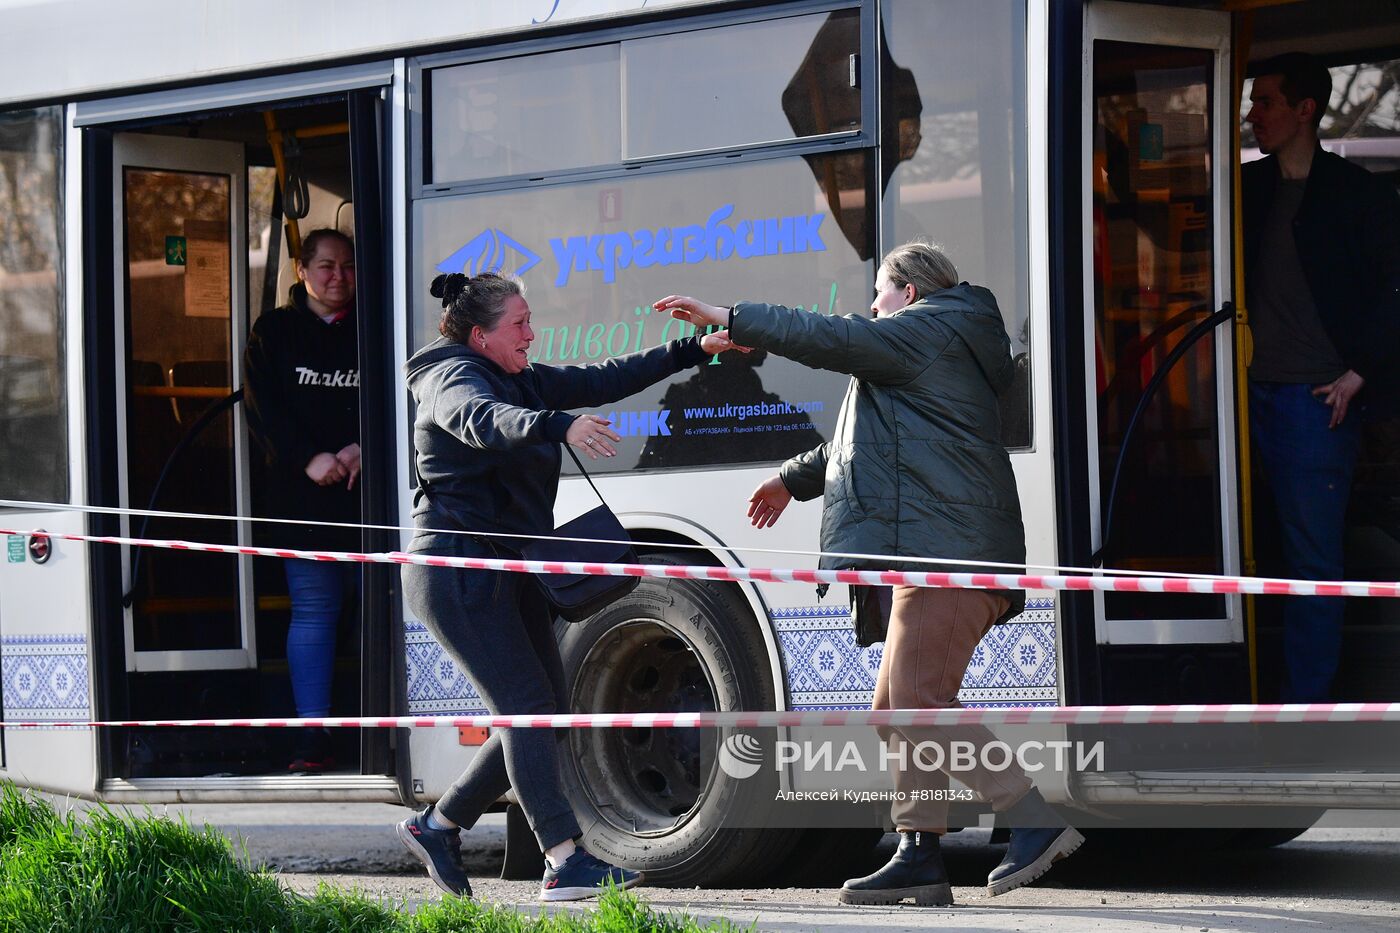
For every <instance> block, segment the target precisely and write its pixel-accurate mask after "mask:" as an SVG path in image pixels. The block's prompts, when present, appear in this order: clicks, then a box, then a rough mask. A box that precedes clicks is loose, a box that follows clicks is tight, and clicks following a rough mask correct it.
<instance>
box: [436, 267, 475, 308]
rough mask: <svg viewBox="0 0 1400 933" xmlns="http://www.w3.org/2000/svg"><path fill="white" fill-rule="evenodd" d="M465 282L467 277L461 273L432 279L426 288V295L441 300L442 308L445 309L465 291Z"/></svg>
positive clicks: (451, 273) (449, 273)
mask: <svg viewBox="0 0 1400 933" xmlns="http://www.w3.org/2000/svg"><path fill="white" fill-rule="evenodd" d="M467 282H468V279H467V277H466V276H465V275H463V274H462V273H460V272H448V273H446V274H444V275H439V276H438V277H437V278H435V279H433V282H432V284H431V285H429V286H428V293H429V294H431V295H432V296H433V297H434V298H441V299H442V306H443V307H444V308H446V307H447V306H448V305H450V304H452V303H453V302H454V301H456V300H457V298H458V296H460V295H461V294H462V292H463V291H465V290H466V287H467Z"/></svg>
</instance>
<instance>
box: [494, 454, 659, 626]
mask: <svg viewBox="0 0 1400 933" xmlns="http://www.w3.org/2000/svg"><path fill="white" fill-rule="evenodd" d="M564 449H565V450H567V451H568V452H569V456H570V457H573V458H574V463H576V464H577V465H578V469H579V472H580V473H582V474H583V478H584V479H586V480H588V485H589V486H591V487H592V488H593V493H594V495H596V496H597V497H598V501H599V502H601V503H602V504H601V505H599V506H598V507H597V508H593V509H590V510H588V511H587V512H584V513H583V514H582V515H580V516H579V517H578V518H575V519H574V520H572V521H569V522H565V523H564V524H562V525H560V526H559V527H558V528H556V529H554V534H555V536H556V537H555V538H541V539H537V540H534V541H530V542H528V543H526V544H525V545H524V546H522V547H521V548H520V556H521V557H523V558H525V559H526V560H539V561H576V562H581V563H588V564H635V563H636V562H637V552H636V551H634V550H633V549H632V537H631V536H630V535H629V534H627V529H625V528H623V527H622V523H621V522H619V521H618V520H617V516H616V515H614V514H613V510H612V509H610V508H608V503H607V500H605V499H604V498H603V494H602V493H600V492H598V487H597V486H594V485H593V477H591V476H589V475H588V471H587V470H585V469H584V468H583V463H582V462H581V461H580V460H579V458H578V454H576V453H574V451H573V448H572V447H570V446H569V445H568V444H565V445H564ZM558 538H596V539H598V540H596V541H560V540H557V539H558ZM537 579H538V580H539V581H540V585H541V586H542V587H544V592H545V595H546V596H547V597H548V598H549V601H550V603H551V604H552V605H553V606H554V610H555V611H556V612H557V613H558V614H559V615H560V617H562V618H563V619H564V620H566V621H568V622H582V621H583V620H584V619H586V618H588V617H589V616H591V615H593V614H594V613H596V612H598V611H599V610H601V609H603V608H604V607H605V606H608V605H611V604H612V603H615V602H617V601H618V600H619V599H621V598H622V597H624V596H626V595H627V594H628V593H630V592H632V591H633V590H635V589H636V588H637V584H638V583H641V582H642V581H641V578H640V577H631V576H601V575H595V574H573V573H568V574H565V573H542V574H539V575H538V576H537Z"/></svg>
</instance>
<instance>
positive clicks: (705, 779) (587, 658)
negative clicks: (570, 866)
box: [558, 554, 797, 885]
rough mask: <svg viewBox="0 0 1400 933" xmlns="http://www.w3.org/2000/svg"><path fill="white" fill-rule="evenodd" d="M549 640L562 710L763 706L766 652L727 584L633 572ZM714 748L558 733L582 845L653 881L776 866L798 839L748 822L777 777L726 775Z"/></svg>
mask: <svg viewBox="0 0 1400 933" xmlns="http://www.w3.org/2000/svg"><path fill="white" fill-rule="evenodd" d="M645 560H646V561H647V562H648V563H668V564H680V563H685V564H689V563H693V560H692V559H691V558H690V557H689V555H674V554H660V555H656V554H653V555H648V556H647V557H646V558H645ZM558 634H559V649H560V654H561V655H562V658H563V662H564V674H565V679H566V682H567V683H568V685H569V695H570V708H571V710H572V711H574V712H594V711H596V712H695V711H713V710H768V709H773V708H774V692H773V683H772V678H771V676H770V674H769V671H770V669H771V668H770V664H769V660H768V653H767V650H766V648H765V645H764V643H763V638H762V636H761V635H760V633H759V630H758V627H757V625H756V624H755V622H754V619H753V616H752V612H751V611H750V609H749V606H748V604H747V603H746V602H745V601H744V599H743V598H742V596H741V595H740V594H739V592H738V591H737V589H736V588H735V587H734V585H733V584H729V583H711V582H701V581H696V580H660V579H652V578H646V577H644V578H643V579H642V581H641V583H640V584H639V585H638V587H637V588H636V589H635V590H633V591H632V593H631V594H629V595H628V596H626V597H624V598H623V599H621V600H619V601H618V602H616V603H614V604H613V605H611V606H609V607H608V608H606V609H604V610H603V611H602V612H599V613H598V614H597V615H595V616H593V617H591V618H589V619H586V620H584V621H583V622H578V623H574V624H572V625H570V624H568V623H563V622H561V623H560V628H559V630H558ZM720 740H721V730H717V729H648V728H626V729H624V728H608V729H571V730H569V731H568V735H567V738H566V739H565V740H564V742H563V745H562V749H563V751H564V754H563V759H564V760H563V767H562V769H561V771H562V776H563V782H564V790H565V793H566V794H567V795H568V797H569V801H570V803H571V804H572V805H573V808H574V813H575V814H577V816H578V818H579V825H580V826H582V827H583V844H584V846H585V847H586V848H587V849H588V850H589V851H590V852H592V853H593V854H594V855H597V856H598V857H599V858H602V859H605V860H607V861H610V862H612V863H614V864H618V865H622V866H625V867H627V868H633V869H640V870H642V871H644V872H646V874H647V881H648V882H649V883H653V884H661V885H696V884H705V885H722V884H726V883H730V882H733V881H738V880H742V881H744V882H745V883H751V882H752V881H753V880H754V878H755V877H756V876H757V875H758V874H761V873H763V872H765V871H768V870H771V869H772V867H773V866H774V865H776V864H778V863H780V862H781V861H782V859H783V857H784V856H786V855H787V854H788V852H789V851H790V850H791V848H792V845H793V843H794V842H795V840H796V837H797V831H796V830H785V829H764V828H761V827H759V826H757V825H755V823H756V821H755V820H753V819H752V815H753V814H754V813H755V812H758V811H759V807H758V804H759V802H760V801H761V800H762V799H763V795H764V794H766V795H767V797H766V799H767V800H768V801H770V802H771V801H772V799H773V791H774V789H775V788H776V787H777V781H776V774H775V773H771V772H768V771H767V769H763V770H761V771H760V772H759V773H758V774H755V775H753V776H751V777H749V778H746V779H743V780H736V779H735V778H732V777H730V776H729V775H727V774H725V773H724V772H723V771H721V770H720V769H719V768H718V767H717V766H716V764H717V759H718V751H719V742H720ZM745 815H747V816H748V817H749V818H748V819H746V818H745Z"/></svg>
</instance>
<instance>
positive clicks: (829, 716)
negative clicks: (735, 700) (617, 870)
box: [0, 703, 1400, 729]
mask: <svg viewBox="0 0 1400 933" xmlns="http://www.w3.org/2000/svg"><path fill="white" fill-rule="evenodd" d="M1397 721H1400V703H1289V704H1276V705H1254V704H1244V703H1242V704H1219V705H1202V706H1020V707H1001V708H973V709H967V708H958V709H885V710H870V709H862V710H805V711H804V710H793V711H788V712H772V711H769V712H752V713H745V712H719V713H561V714H558V715H553V716H531V715H519V716H494V715H490V714H483V715H479V716H395V717H387V718H386V717H376V716H337V717H330V718H325V719H149V720H131V721H115V720H114V721H93V722H84V721H52V720H51V721H26V722H4V723H0V727H3V728H6V729H53V728H81V727H92V726H102V727H115V726H124V727H154V726H178V727H182V728H188V727H240V728H249V729H292V728H301V727H312V728H318V727H325V728H345V727H350V728H389V729H399V728H406V729H412V728H424V729H431V728H454V727H472V728H478V729H480V728H491V729H609V728H625V729H644V728H645V729H649V728H656V729H709V728H740V729H742V728H749V729H762V728H773V727H780V726H786V727H795V726H812V727H816V726H967V725H976V724H981V725H1167V724H1176V725H1213V724H1223V723H1298V722H1397Z"/></svg>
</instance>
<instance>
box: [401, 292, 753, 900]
mask: <svg viewBox="0 0 1400 933" xmlns="http://www.w3.org/2000/svg"><path fill="white" fill-rule="evenodd" d="M432 295H433V297H435V298H440V299H442V308H443V310H442V321H441V324H440V325H439V328H438V329H439V331H440V333H441V334H442V338H441V339H439V340H436V341H434V342H433V343H431V344H429V345H428V346H426V347H424V348H423V349H422V350H420V351H418V353H416V354H415V355H414V356H413V358H412V359H410V360H409V361H408V362H407V363H406V364H405V367H404V368H405V371H406V372H407V374H408V385H409V389H410V390H411V391H412V392H413V398H414V400H415V402H416V403H417V406H418V411H417V416H416V419H415V422H414V426H413V442H414V447H415V450H416V458H417V459H416V461H415V462H416V466H417V470H418V477H419V487H418V492H417V494H416V497H415V500H414V508H413V517H414V521H415V524H416V525H417V527H418V528H419V529H420V530H419V531H418V532H417V533H416V534H415V535H414V537H413V541H412V543H411V544H410V546H409V551H410V552H415V553H420V554H438V555H447V556H469V557H493V556H497V555H505V556H516V555H515V554H514V553H513V551H512V546H513V542H514V541H516V540H518V539H516V538H511V537H504V538H497V537H492V536H493V535H498V534H502V533H504V534H507V535H526V536H545V535H549V534H551V533H552V532H553V530H554V519H553V515H554V496H555V492H556V490H557V489H558V486H559V466H560V451H559V444H560V443H567V444H570V445H572V446H573V447H575V448H577V449H578V450H579V451H581V452H583V453H585V454H587V455H588V456H589V457H590V458H593V459H597V458H598V457H612V456H614V455H615V454H616V450H615V448H614V447H613V446H612V442H614V441H618V440H621V437H620V435H618V434H617V433H616V432H615V431H613V430H612V428H611V427H609V423H608V422H607V421H606V420H605V419H603V418H599V417H596V416H594V415H578V416H576V415H571V414H569V413H568V412H567V411H566V410H565V409H571V408H594V407H597V406H600V405H606V404H609V403H611V402H615V401H619V400H621V399H624V398H626V397H628V396H629V395H632V394H634V393H636V392H640V391H641V390H642V389H644V388H646V387H647V386H650V385H652V384H654V383H656V382H659V381H661V380H662V379H665V378H666V377H668V376H671V375H673V374H674V373H677V372H680V371H681V370H683V369H686V368H689V367H691V366H698V365H699V364H700V363H702V362H704V361H705V360H706V359H707V358H708V357H710V356H712V355H713V354H716V353H720V352H722V351H724V350H728V349H730V348H731V347H732V344H730V342H729V340H728V337H727V335H725V334H724V333H717V334H709V335H707V336H704V337H700V338H696V337H692V338H689V339H686V340H678V341H673V342H671V343H669V344H666V345H664V346H659V347H653V348H652V349H650V350H643V351H641V352H639V353H633V354H629V355H627V356H622V357H617V358H615V359H611V360H607V361H605V362H602V363H594V364H590V365H587V366H543V365H532V364H531V363H530V362H529V358H528V356H527V353H528V350H529V348H530V343H531V341H532V340H534V331H533V330H532V329H531V327H530V306H529V304H528V303H526V301H525V297H524V295H523V294H522V288H521V285H520V282H519V281H518V280H516V279H513V278H506V277H503V276H500V275H495V274H493V273H484V274H482V275H478V276H473V277H470V278H468V277H467V276H465V275H460V274H453V275H440V276H438V277H437V278H436V279H434V280H433V283H432ZM443 528H461V529H464V530H469V531H471V532H476V533H477V534H476V535H473V534H443V533H438V532H433V531H429V530H427V529H443ZM403 586H404V594H405V597H406V598H407V601H408V605H409V606H410V608H412V610H413V612H414V613H415V614H416V615H417V616H418V618H419V619H420V620H422V622H423V624H424V625H425V626H426V627H427V628H428V630H429V631H430V632H431V633H432V634H433V637H434V638H436V639H437V641H438V643H439V644H441V645H442V646H443V648H444V650H446V651H447V653H448V655H449V656H450V657H451V658H452V659H453V660H454V661H455V662H456V663H457V665H458V666H459V667H460V668H461V669H462V670H463V671H465V672H466V674H467V676H468V677H469V678H470V679H471V681H472V683H473V684H474V685H475V686H476V689H477V691H478V692H479V693H480V694H481V697H482V699H483V700H484V701H485V703H486V706H487V708H488V709H490V710H491V712H492V713H496V714H500V715H508V714H531V715H549V714H552V713H563V712H567V703H568V698H567V696H566V694H565V688H564V671H563V666H562V664H561V662H560V658H559V647H558V645H557V644H556V643H555V640H554V630H553V625H552V623H553V613H552V612H551V610H550V607H549V605H548V603H547V602H546V601H545V598H544V595H543V593H542V592H541V589H540V587H539V585H538V583H536V582H535V580H534V578H533V577H530V576H528V575H524V574H517V573H504V572H502V573H497V572H493V571H487V570H444V569H441V568H432V567H423V566H418V565H412V564H409V565H405V566H404V567H403ZM556 742H557V737H556V735H555V734H554V733H553V732H552V731H549V730H544V729H505V730H501V731H496V732H493V733H492V734H491V737H490V738H489V739H488V740H487V741H486V744H484V745H483V746H482V747H481V749H480V750H479V751H478V752H477V754H476V757H475V758H473V759H472V762H471V764H470V766H469V767H468V768H467V770H466V771H465V772H464V773H463V774H462V776H461V777H460V778H458V779H457V782H456V783H455V784H453V785H452V787H451V788H450V789H449V790H448V791H447V793H446V794H444V795H443V796H442V798H441V799H440V800H438V802H437V803H436V804H433V805H430V806H428V807H427V808H426V809H424V810H423V811H422V812H420V813H417V814H415V815H414V816H412V817H410V818H409V819H407V820H404V821H403V822H402V823H400V824H399V825H398V834H399V838H400V839H401V840H402V841H403V843H404V845H405V846H407V847H408V849H409V851H411V852H412V853H413V854H414V855H416V856H417V857H418V858H419V859H420V860H421V861H422V862H423V864H424V865H426V866H427V868H428V874H429V875H430V876H431V877H432V879H433V880H434V881H435V882H436V883H437V884H438V886H439V887H441V888H442V889H443V890H445V891H448V892H450V893H453V894H458V895H462V896H467V897H469V896H471V887H470V885H469V884H468V882H467V876H466V873H465V872H464V871H463V869H462V861H461V854H460V839H459V832H458V830H459V827H467V828H470V827H471V826H472V825H473V824H474V823H475V822H476V820H477V818H478V817H479V816H480V815H481V814H482V813H483V812H485V810H486V808H487V807H488V806H490V805H491V804H493V803H495V802H496V800H498V799H499V798H500V797H501V795H502V794H504V793H505V792H506V791H507V790H509V789H511V788H514V790H515V795H516V798H517V799H518V800H519V801H520V806H521V808H522V809H523V810H524V811H525V816H526V818H527V819H528V820H529V822H530V827H531V829H532V830H533V831H534V833H535V836H536V838H537V840H538V841H539V845H540V849H541V850H542V851H543V852H544V853H545V858H546V862H547V863H546V868H545V875H544V882H543V885H542V887H541V889H540V899H541V900H544V901H562V900H577V899H580V898H585V897H591V896H594V895H596V894H598V893H599V890H600V889H601V887H603V886H605V885H606V884H607V883H608V882H612V883H614V884H616V885H618V886H619V887H622V888H627V887H631V886H633V885H635V884H637V883H638V882H639V881H640V880H641V875H640V873H638V872H634V871H628V870H626V869H622V868H616V867H613V866H611V865H608V864H606V863H604V862H602V861H601V860H599V859H597V858H594V857H593V856H592V855H590V854H589V853H587V852H585V851H584V850H583V849H582V848H579V847H577V846H576V845H575V842H574V840H575V839H576V838H577V837H578V836H579V835H581V832H582V831H581V830H580V828H579V825H578V821H577V820H576V819H575V817H574V813H573V811H572V809H571V808H570V807H569V802H568V800H567V799H566V798H565V796H564V793H563V790H562V788H561V787H560V782H559V759H558V749H557V744H556Z"/></svg>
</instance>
